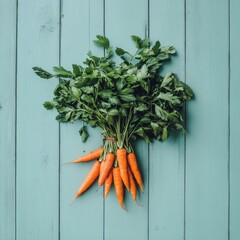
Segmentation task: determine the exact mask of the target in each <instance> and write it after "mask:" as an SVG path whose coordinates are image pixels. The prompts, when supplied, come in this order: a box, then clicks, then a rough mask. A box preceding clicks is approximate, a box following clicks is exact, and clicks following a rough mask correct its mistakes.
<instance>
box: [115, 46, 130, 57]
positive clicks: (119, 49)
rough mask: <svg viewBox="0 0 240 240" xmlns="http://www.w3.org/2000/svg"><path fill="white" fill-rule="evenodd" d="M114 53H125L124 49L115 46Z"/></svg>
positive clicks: (119, 54)
mask: <svg viewBox="0 0 240 240" xmlns="http://www.w3.org/2000/svg"><path fill="white" fill-rule="evenodd" d="M115 53H116V54H117V55H118V56H122V55H124V54H125V53H127V52H126V51H125V50H123V49H122V48H118V47H117V48H116V50H115Z"/></svg>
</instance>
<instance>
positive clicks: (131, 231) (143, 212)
mask: <svg viewBox="0 0 240 240" xmlns="http://www.w3.org/2000/svg"><path fill="white" fill-rule="evenodd" d="M105 13H106V15H105V22H106V26H105V29H106V30H105V31H106V36H107V37H108V38H109V39H110V41H111V44H112V45H113V46H114V47H116V46H118V47H121V48H123V49H126V50H129V51H135V49H134V44H133V43H132V42H131V35H139V36H140V37H143V38H144V37H145V36H146V33H147V27H148V26H147V24H148V20H147V19H148V3H147V0H139V1H138V2H137V3H136V1H127V0H122V1H117V0H114V1H113V0H111V1H109V0H106V5H105ZM135 150H136V154H137V157H138V162H139V165H140V168H141V172H142V174H143V179H144V186H145V192H144V194H142V193H140V192H139V193H138V201H139V203H140V205H141V207H139V206H137V205H136V204H135V203H134V201H133V200H132V198H131V195H130V193H128V192H125V193H126V196H125V205H126V208H127V211H124V210H123V209H121V207H120V206H119V203H118V200H117V197H116V194H115V191H114V189H113V188H112V190H111V192H110V194H109V196H108V198H107V199H106V201H105V239H106V240H111V239H114V240H118V239H119V240H120V239H125V240H129V239H138V240H146V239H147V238H148V187H147V186H148V146H147V144H145V143H143V142H139V143H137V144H136V146H135ZM119 229H122V230H121V231H120V230H119Z"/></svg>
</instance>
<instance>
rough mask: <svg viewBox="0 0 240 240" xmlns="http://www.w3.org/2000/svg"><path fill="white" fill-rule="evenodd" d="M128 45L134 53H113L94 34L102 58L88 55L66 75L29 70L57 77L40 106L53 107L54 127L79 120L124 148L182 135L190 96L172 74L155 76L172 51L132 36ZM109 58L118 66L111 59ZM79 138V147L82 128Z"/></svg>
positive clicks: (58, 70) (59, 71) (85, 135)
mask: <svg viewBox="0 0 240 240" xmlns="http://www.w3.org/2000/svg"><path fill="white" fill-rule="evenodd" d="M132 40H133V42H134V44H135V46H136V52H135V53H134V54H131V53H129V52H127V51H125V50H123V49H122V48H118V47H117V48H116V49H115V50H113V47H111V46H110V43H109V40H108V38H106V37H103V36H100V35H98V36H97V40H95V41H94V42H95V44H97V45H98V46H100V47H103V48H104V49H105V51H106V55H105V56H103V57H98V56H95V55H93V54H92V52H89V53H88V57H87V58H86V60H85V61H84V62H83V64H82V65H78V64H73V65H72V70H66V69H65V68H64V67H62V66H60V67H54V68H53V70H54V73H49V72H47V71H45V70H44V69H42V68H40V67H34V68H33V70H34V71H35V73H36V74H37V75H38V76H39V77H41V78H45V79H50V78H53V77H56V78H60V82H59V83H58V85H57V86H56V89H55V90H54V98H53V100H52V101H47V102H45V103H44V107H45V108H46V109H48V110H49V109H53V108H55V109H56V110H57V112H58V115H57V117H56V119H57V120H58V121H60V122H74V121H78V120H83V121H84V122H86V123H87V124H89V125H91V126H92V127H95V126H99V127H100V128H102V130H103V131H102V134H103V136H104V137H112V138H116V139H117V141H118V142H117V145H118V147H120V148H121V147H123V146H125V147H126V148H127V149H130V148H131V146H130V144H129V141H130V140H135V139H139V138H140V139H144V140H145V141H147V142H149V141H150V140H151V139H157V140H162V141H164V140H166V139H167V138H168V136H169V133H171V132H172V131H174V130H183V117H182V110H183V107H184V103H185V102H186V101H187V100H190V99H191V98H192V97H193V93H192V91H191V89H190V87H188V86H187V85H186V84H185V83H183V82H181V81H180V80H178V78H177V76H176V75H175V74H173V73H171V72H169V73H167V74H166V75H162V74H161V70H162V66H163V64H164V63H166V62H167V61H169V60H170V58H171V56H172V55H174V54H175V53H176V51H175V49H174V48H173V47H172V46H167V47H166V46H165V47H163V46H161V44H160V42H159V41H157V42H155V43H154V44H152V43H151V42H150V41H149V40H148V39H141V38H140V37H138V36H132ZM114 54H116V55H117V56H119V57H120V58H121V61H120V63H118V64H117V63H116V62H115V61H114V60H113V56H114ZM118 62H119V61H118ZM80 134H81V137H82V141H83V142H85V141H86V140H87V138H88V133H87V129H86V127H83V128H82V129H80Z"/></svg>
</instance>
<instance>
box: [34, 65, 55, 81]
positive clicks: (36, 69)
mask: <svg viewBox="0 0 240 240" xmlns="http://www.w3.org/2000/svg"><path fill="white" fill-rule="evenodd" d="M32 69H33V71H34V72H35V73H36V74H37V75H38V76H39V77H40V78H45V79H50V78H53V77H54V75H52V74H51V73H49V72H47V71H46V70H44V69H42V68H40V67H33V68H32Z"/></svg>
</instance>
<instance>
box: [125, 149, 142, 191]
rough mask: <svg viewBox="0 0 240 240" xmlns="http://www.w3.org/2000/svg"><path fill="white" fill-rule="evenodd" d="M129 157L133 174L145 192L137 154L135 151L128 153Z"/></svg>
mask: <svg viewBox="0 0 240 240" xmlns="http://www.w3.org/2000/svg"><path fill="white" fill-rule="evenodd" d="M127 158H128V164H129V166H130V169H131V171H132V173H133V176H134V178H135V179H136V181H137V183H138V185H139V186H140V188H141V190H142V192H143V191H144V190H143V182H142V177H141V173H140V171H139V168H138V164H137V159H136V156H135V154H134V153H133V152H131V153H129V154H128V156H127Z"/></svg>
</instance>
